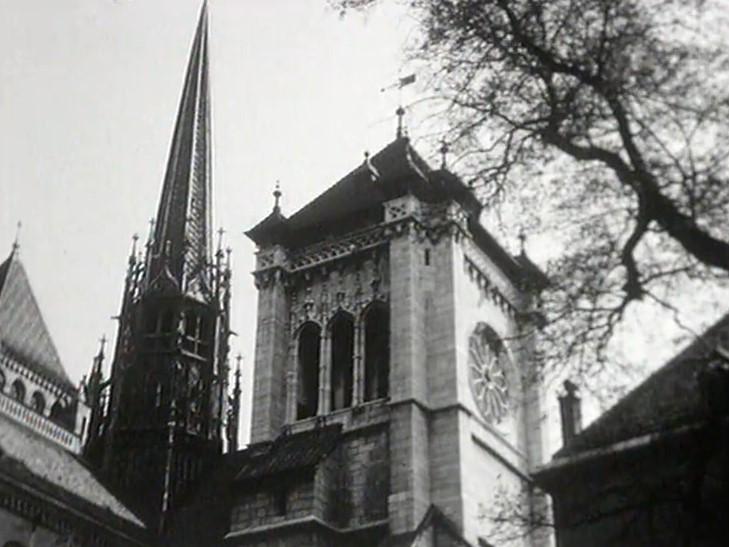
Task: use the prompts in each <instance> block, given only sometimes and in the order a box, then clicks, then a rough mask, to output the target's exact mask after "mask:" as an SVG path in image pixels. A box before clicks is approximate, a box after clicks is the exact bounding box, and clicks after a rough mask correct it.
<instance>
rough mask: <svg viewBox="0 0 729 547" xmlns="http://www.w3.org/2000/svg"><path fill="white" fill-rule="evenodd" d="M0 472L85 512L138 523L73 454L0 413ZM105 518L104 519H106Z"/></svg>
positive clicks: (138, 524)
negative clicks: (88, 511) (88, 510)
mask: <svg viewBox="0 0 729 547" xmlns="http://www.w3.org/2000/svg"><path fill="white" fill-rule="evenodd" d="M0 432H2V435H0V475H7V476H9V477H10V478H13V479H16V480H18V481H20V482H22V483H23V484H25V485H28V486H32V487H35V488H37V489H38V490H41V491H42V492H43V493H44V494H46V495H49V496H51V497H52V498H53V499H55V500H57V501H59V502H61V503H64V504H66V505H68V506H71V507H72V508H74V509H76V510H77V511H81V512H82V513H85V512H86V510H87V509H90V510H92V511H94V512H95V513H96V516H97V517H100V518H103V517H104V515H112V516H113V518H116V519H121V520H122V521H124V523H125V524H127V525H132V526H133V527H138V528H141V527H143V526H144V525H143V524H142V522H141V521H140V520H139V519H138V518H137V517H136V516H135V515H134V514H133V513H132V512H131V511H129V510H128V509H127V508H126V507H125V506H124V505H122V503H121V502H120V501H119V500H117V499H116V498H115V497H114V496H113V495H112V494H111V493H109V491H108V490H106V489H105V488H104V487H103V486H102V485H101V483H99V481H98V480H97V479H96V478H95V477H94V475H93V474H92V473H91V471H89V470H88V469H87V468H86V467H85V466H84V465H83V464H82V463H81V462H80V461H79V460H78V459H76V457H75V456H74V455H73V454H71V453H70V452H67V451H66V450H64V449H63V448H61V447H60V446H58V445H56V444H54V443H52V442H50V441H48V440H46V439H44V438H43V437H40V436H39V435H37V434H35V433H33V432H32V431H30V430H29V429H27V428H25V427H23V426H22V425H20V424H18V423H17V422H15V421H13V420H12V419H11V418H9V417H7V416H3V415H0ZM107 520H108V519H107Z"/></svg>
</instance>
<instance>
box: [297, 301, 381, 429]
mask: <svg viewBox="0 0 729 547" xmlns="http://www.w3.org/2000/svg"><path fill="white" fill-rule="evenodd" d="M296 362H297V375H296V376H297V390H296V419H297V420H301V419H304V418H309V417H312V416H316V415H317V414H323V413H326V412H329V411H335V410H340V409H343V408H349V407H351V406H353V405H356V404H358V403H361V402H367V401H372V400H375V399H381V398H384V397H387V396H388V394H389V385H388V383H389V375H390V321H389V311H388V309H387V307H386V306H385V305H384V304H377V305H372V306H370V308H368V309H367V310H366V312H365V313H364V314H363V315H362V318H361V320H359V321H358V320H356V319H355V318H354V317H353V316H352V315H351V314H349V313H346V312H343V311H340V312H338V313H337V314H336V315H335V316H334V317H333V318H332V319H331V321H330V322H329V324H328V325H327V327H326V329H325V331H324V332H322V328H321V327H320V326H319V325H318V324H317V323H314V322H307V323H305V324H304V325H303V326H302V327H301V328H300V329H299V332H298V336H297V350H296ZM359 377H361V378H362V380H361V381H357V380H356V379H357V378H359ZM325 382H326V383H327V384H328V386H325ZM323 388H324V389H323ZM327 393H328V395H324V394H327Z"/></svg>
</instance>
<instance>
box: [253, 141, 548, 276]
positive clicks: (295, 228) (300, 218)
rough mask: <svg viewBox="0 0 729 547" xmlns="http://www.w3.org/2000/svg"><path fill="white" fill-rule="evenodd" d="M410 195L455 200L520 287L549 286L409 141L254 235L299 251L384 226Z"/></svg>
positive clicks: (461, 188)
mask: <svg viewBox="0 0 729 547" xmlns="http://www.w3.org/2000/svg"><path fill="white" fill-rule="evenodd" d="M406 194H412V195H414V196H416V197H417V198H418V199H420V200H422V201H424V202H426V203H438V202H442V201H445V200H447V199H453V200H455V201H456V202H458V203H459V204H461V206H462V207H463V208H464V209H465V210H466V211H467V213H468V215H469V223H468V224H469V230H470V231H471V233H472V234H473V237H474V240H475V241H476V243H477V244H478V245H479V246H480V247H481V248H482V249H483V250H484V251H485V252H487V253H488V254H489V256H491V257H492V258H493V259H494V261H495V262H496V263H497V264H498V265H499V267H500V268H501V269H502V270H503V271H504V272H505V273H506V274H507V275H508V276H509V277H510V278H511V279H513V280H514V281H516V282H518V283H522V282H528V283H530V284H532V285H533V286H534V287H536V288H540V289H541V288H543V287H544V286H545V285H546V284H547V283H548V281H547V279H546V277H545V275H544V274H543V273H542V272H541V270H539V268H538V267H537V266H536V265H535V264H534V263H533V262H531V261H530V260H528V259H526V257H524V259H520V258H518V257H513V256H511V255H510V254H509V253H507V252H506V251H505V250H504V248H503V247H501V246H500V245H499V244H498V242H497V241H496V240H495V239H494V237H493V236H491V234H490V233H489V232H488V231H487V230H486V228H484V227H483V226H482V225H481V223H480V222H479V214H480V213H481V209H482V205H481V203H480V202H479V201H478V199H477V198H476V196H475V195H474V193H473V191H472V190H471V189H470V188H469V187H468V186H467V185H466V184H464V182H463V181H462V180H461V179H460V178H459V177H458V176H456V175H455V174H453V173H451V172H450V171H448V170H446V169H432V168H431V167H430V166H429V165H428V164H427V162H426V161H425V160H424V159H423V158H422V157H421V156H420V155H419V154H418V153H417V151H416V150H415V149H414V148H413V147H412V145H411V144H410V140H409V139H408V138H407V137H398V138H397V139H395V140H394V141H392V142H391V143H390V144H388V145H387V146H385V147H384V148H383V149H382V150H380V151H379V152H377V153H376V154H375V155H374V156H372V157H371V158H367V159H365V161H364V162H363V163H361V164H360V165H358V166H357V167H356V168H355V169H353V170H352V171H351V172H349V173H348V174H347V175H345V176H344V177H343V178H341V179H340V180H339V181H337V182H336V183H335V184H334V185H333V186H331V187H330V188H329V189H328V190H326V191H324V192H323V193H322V194H320V195H319V196H318V197H316V198H315V199H314V200H312V201H311V202H309V203H308V204H307V205H305V206H304V207H302V208H301V209H299V210H298V211H297V212H296V213H294V214H293V215H291V216H290V217H288V218H286V217H285V216H284V215H282V214H281V213H280V211H278V210H276V209H274V211H273V212H272V213H270V214H269V215H268V216H267V217H266V218H264V219H263V220H262V221H260V222H259V223H258V224H257V225H256V226H254V227H253V228H251V229H250V230H248V232H246V235H247V236H248V237H249V238H251V239H252V240H253V241H254V242H255V243H256V244H257V245H258V246H265V245H270V244H273V243H280V244H283V245H286V246H289V247H299V246H302V245H308V244H310V243H313V242H315V241H318V240H321V239H322V238H325V237H327V236H331V235H335V234H338V233H346V232H349V231H354V230H356V229H359V228H361V227H362V224H367V223H370V222H372V221H374V222H381V221H382V220H383V218H382V215H383V209H382V204H383V203H385V202H386V201H389V200H392V199H395V198H397V197H400V196H404V195H406Z"/></svg>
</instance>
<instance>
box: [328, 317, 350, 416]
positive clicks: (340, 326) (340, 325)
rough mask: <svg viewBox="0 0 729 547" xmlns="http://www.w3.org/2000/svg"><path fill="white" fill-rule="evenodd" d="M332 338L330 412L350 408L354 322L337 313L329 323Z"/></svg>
mask: <svg viewBox="0 0 729 547" xmlns="http://www.w3.org/2000/svg"><path fill="white" fill-rule="evenodd" d="M330 329H331V336H332V369H331V379H332V383H331V386H332V401H331V403H332V408H331V409H332V410H337V409H340V408H347V407H350V406H352V387H353V380H354V374H353V372H354V370H353V369H354V321H353V320H352V316H351V315H349V314H346V313H338V314H337V315H336V316H335V317H334V319H333V320H332V323H331V327H330Z"/></svg>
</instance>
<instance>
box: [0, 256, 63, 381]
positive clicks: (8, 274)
mask: <svg viewBox="0 0 729 547" xmlns="http://www.w3.org/2000/svg"><path fill="white" fill-rule="evenodd" d="M0 343H2V346H3V348H4V349H5V350H6V351H9V352H10V353H12V354H13V355H14V356H15V357H17V358H18V360H20V361H21V362H22V363H23V364H24V365H25V366H27V367H28V368H30V369H31V370H33V371H35V372H37V373H38V374H41V375H42V376H45V377H46V378H49V379H51V380H53V381H55V382H57V383H58V384H60V385H61V386H63V387H66V388H71V389H73V384H72V383H71V381H70V380H69V378H68V375H67V374H66V371H65V370H64V368H63V365H62V364H61V359H60V357H59V356H58V351H56V346H55V345H54V344H53V340H52V339H51V335H50V333H49V332H48V327H47V326H46V323H45V321H44V320H43V315H42V314H41V311H40V308H39V307H38V302H37V301H36V299H35V296H34V295H33V290H32V288H31V286H30V281H29V280H28V275H27V274H26V273H25V268H23V264H22V263H21V262H20V259H19V258H18V256H17V252H13V253H11V254H10V256H9V257H8V258H7V260H5V262H3V263H2V264H1V265H0Z"/></svg>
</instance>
